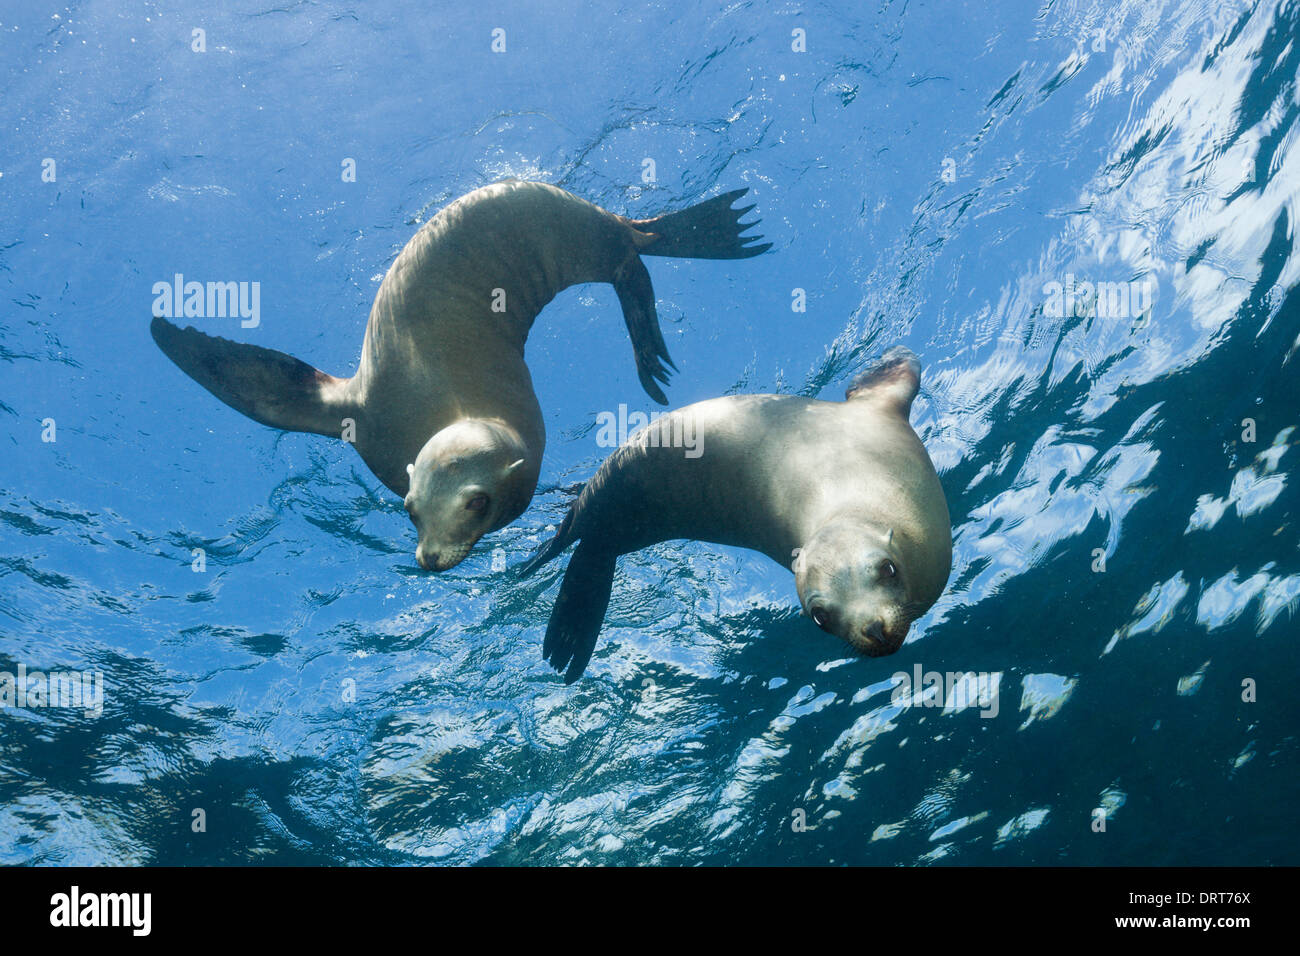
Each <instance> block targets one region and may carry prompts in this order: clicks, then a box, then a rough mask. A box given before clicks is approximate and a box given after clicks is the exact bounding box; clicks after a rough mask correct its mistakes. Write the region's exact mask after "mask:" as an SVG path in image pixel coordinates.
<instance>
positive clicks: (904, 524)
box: [521, 347, 952, 683]
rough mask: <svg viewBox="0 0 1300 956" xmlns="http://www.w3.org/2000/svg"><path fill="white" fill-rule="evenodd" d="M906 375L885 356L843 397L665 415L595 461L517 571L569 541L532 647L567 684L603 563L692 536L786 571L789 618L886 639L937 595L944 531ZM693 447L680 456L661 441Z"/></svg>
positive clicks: (887, 645)
mask: <svg viewBox="0 0 1300 956" xmlns="http://www.w3.org/2000/svg"><path fill="white" fill-rule="evenodd" d="M920 374H921V366H920V362H918V361H917V358H916V356H915V355H914V354H913V353H912V352H911V351H910V350H908V349H906V348H903V347H896V348H893V349H891V350H890V351H889V352H887V353H885V355H884V356H883V357H882V358H881V359H880V360H879V361H878V362H876V363H875V364H874V365H872V366H871V367H870V368H868V369H867V370H866V371H865V372H863V373H862V374H861V375H859V376H858V377H857V378H856V379H855V380H854V382H853V384H852V385H851V386H850V387H849V389H848V392H847V394H846V395H845V400H844V401H843V402H824V401H818V400H816V399H808V398H800V397H797V396H792V395H732V396H727V397H725V398H714V399H710V400H708V401H704V402H699V403H698V404H695V405H688V406H686V407H685V408H681V409H678V410H677V411H673V412H669V413H668V414H666V415H664V416H663V417H661V418H659V419H658V420H656V421H655V422H653V423H651V424H650V425H648V426H646V427H645V428H643V429H641V430H640V431H638V432H637V433H636V434H635V435H633V436H632V438H631V439H630V440H629V441H628V443H627V444H626V445H624V446H623V447H622V448H619V449H618V450H617V451H616V452H614V453H613V454H612V455H610V457H609V458H607V459H606V460H605V462H604V463H603V464H602V465H601V467H600V469H599V470H598V471H597V472H596V475H595V477H593V478H592V479H591V481H589V482H588V483H587V484H586V486H585V487H584V488H583V490H582V493H581V494H580V495H579V496H578V498H577V500H576V501H574V503H573V505H572V506H571V507H570V508H569V511H568V514H567V515H566V516H565V518H564V521H563V523H562V524H561V525H560V528H559V531H557V532H556V535H555V537H554V538H552V539H551V540H550V541H548V542H546V544H544V545H543V546H542V547H541V548H540V549H539V550H538V552H537V554H535V555H534V556H533V557H532V558H531V559H530V560H529V561H528V562H527V564H525V565H524V566H523V568H522V569H521V573H522V574H523V575H525V576H526V575H529V574H531V573H533V572H534V571H535V570H536V569H537V568H539V567H540V566H541V565H543V564H545V563H546V562H548V561H550V560H551V559H552V558H554V557H555V556H556V555H558V554H559V553H560V552H561V551H563V550H564V549H565V548H567V547H568V546H569V545H570V544H572V543H573V542H575V541H577V542H578V547H577V549H576V550H575V551H574V553H573V558H572V559H571V560H570V561H569V567H568V569H567V570H566V572H565V575H564V582H563V584H561V586H560V593H559V596H558V597H557V598H556V601H555V607H554V608H553V609H552V611H551V619H550V623H549V624H548V625H547V628H546V638H545V642H544V643H543V647H542V653H543V655H544V657H545V658H546V659H547V660H548V661H549V662H550V663H551V665H552V666H553V667H554V668H555V669H556V670H559V671H564V674H565V682H566V683H572V682H573V681H575V680H577V678H578V677H579V676H580V675H581V674H582V672H583V670H584V668H586V666H587V662H588V661H589V660H590V659H591V654H592V651H593V650H594V648H595V646H596V638H597V636H598V635H599V633H600V628H601V624H602V622H603V620H604V617H605V609H606V608H607V607H608V605H609V596H610V589H611V587H612V585H613V578H614V565H615V561H616V559H617V558H618V556H619V555H621V554H627V553H629V552H631V551H637V550H639V549H641V548H644V547H647V546H649V545H651V544H654V543H656V542H659V541H668V540H672V539H676V538H692V539H696V540H701V541H711V542H715V543H717V544H725V545H734V546H737V547H743V548H752V549H753V550H755V551H761V552H762V553H764V554H766V555H767V556H768V557H770V558H771V559H772V560H774V561H776V562H778V563H780V564H782V565H788V566H791V567H792V569H793V570H794V575H795V587H796V589H797V590H798V593H799V600H800V603H801V604H802V606H803V610H804V613H806V614H807V615H808V616H809V617H811V618H812V619H813V621H814V622H815V623H816V624H817V626H818V627H820V628H822V629H823V630H825V631H828V632H830V633H832V634H834V635H836V636H837V637H840V638H843V639H844V640H845V641H847V642H848V643H849V644H851V645H852V646H853V647H855V648H857V649H858V650H860V651H862V652H864V653H866V654H869V655H872V656H878V655H883V654H892V653H893V652H894V651H896V650H898V648H899V647H900V646H901V645H902V643H903V639H904V637H906V635H907V631H908V628H909V627H910V626H911V623H912V621H914V620H915V619H916V618H918V617H920V616H921V614H923V613H924V612H925V611H926V610H928V609H929V608H930V606H931V605H932V604H934V602H935V601H936V600H938V598H939V595H940V594H942V593H943V589H944V586H945V585H946V584H947V581H948V574H949V572H950V571H951V569H952V527H951V525H950V523H949V519H948V505H947V502H946V501H945V499H944V495H943V488H942V487H941V486H940V484H939V478H938V475H936V474H935V470H934V465H933V464H932V463H931V461H930V457H929V455H927V454H926V451H925V448H924V446H922V444H921V441H920V439H919V438H917V436H916V432H915V431H913V430H912V426H911V424H910V423H909V422H908V416H909V414H910V412H911V408H912V400H913V399H914V398H915V397H916V392H917V389H918V387H919V385H920ZM681 435H689V436H693V438H694V442H693V444H694V447H695V450H696V452H697V453H696V454H695V455H694V457H692V456H690V455H687V454H684V453H683V448H681V447H678V446H680V444H681V443H680V442H678V441H676V438H675V436H681Z"/></svg>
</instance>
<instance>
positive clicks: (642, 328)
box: [151, 180, 771, 571]
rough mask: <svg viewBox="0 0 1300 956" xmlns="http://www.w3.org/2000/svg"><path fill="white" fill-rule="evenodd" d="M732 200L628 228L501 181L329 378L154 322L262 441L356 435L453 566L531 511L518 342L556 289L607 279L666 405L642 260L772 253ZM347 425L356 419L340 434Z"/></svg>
mask: <svg viewBox="0 0 1300 956" xmlns="http://www.w3.org/2000/svg"><path fill="white" fill-rule="evenodd" d="M747 191H748V190H745V189H738V190H734V191H732V192H729V193H724V194H723V195H721V196H717V197H715V198H713V199H709V200H707V201H705V202H702V203H699V204H698V205H695V206H692V207H690V208H689V209H685V210H683V211H681V212H675V213H668V214H666V215H662V216H658V217H656V218H653V219H626V218H624V217H623V216H618V215H614V214H613V213H609V212H606V211H605V210H604V209H601V208H600V207H599V206H596V205H594V204H592V203H589V202H587V201H586V200H583V199H579V198H578V197H577V196H574V195H572V194H570V193H568V192H565V191H564V190H562V189H558V188H556V187H555V186H550V185H547V184H545V183H534V182H523V181H520V180H507V181H504V182H499V183H494V184H493V185H491V186H485V187H483V188H482V189H476V190H475V191H473V192H471V193H468V194H467V195H465V196H462V197H461V198H460V199H457V200H456V201H455V202H453V203H451V205H449V206H447V207H446V208H445V209H443V210H442V211H441V212H439V213H438V214H437V215H436V216H434V217H433V218H432V219H431V220H430V221H429V222H428V223H427V224H426V225H425V226H424V227H423V228H422V229H420V231H419V232H417V233H416V234H415V236H414V237H412V239H411V240H410V242H408V243H407V244H406V246H405V248H403V249H402V251H401V253H400V254H399V255H398V256H397V259H396V260H395V261H394V262H393V265H392V267H391V268H390V269H389V270H388V274H387V275H386V276H385V277H384V281H383V283H382V284H381V285H380V287H379V292H378V293H377V294H376V296H375V302H374V305H373V307H372V308H371V310H370V318H369V321H368V322H367V323H366V334H365V340H364V342H363V343H362V346H361V360H360V366H359V368H358V369H357V372H356V374H355V375H354V376H352V377H351V378H336V377H335V376H333V375H328V374H326V373H325V372H322V371H320V370H319V369H316V368H313V367H312V366H310V365H308V364H307V363H306V362H302V361H300V360H298V359H296V358H294V357H292V356H290V355H286V354H284V353H283V352H276V351H272V350H271V349H265V348H261V347H259V346H256V345H245V344H240V343H237V342H232V341H229V340H228V339H223V338H219V337H216V336H211V335H207V334H205V333H203V332H200V331H198V330H197V329H194V328H192V327H189V328H185V329H181V328H178V327H177V326H176V325H173V324H172V323H171V322H168V321H167V320H166V319H164V318H161V317H158V316H155V318H154V320H153V324H152V327H151V331H152V333H153V337H154V341H155V342H157V343H158V347H159V348H161V349H162V350H163V352H164V353H166V355H167V357H168V358H170V359H171V360H172V361H173V362H175V363H176V364H177V365H178V366H180V368H181V369H182V370H183V371H184V372H185V373H186V374H188V375H189V376H190V377H191V378H193V379H194V380H195V381H197V382H198V383H199V384H200V385H202V386H203V387H204V388H206V389H207V390H208V391H210V392H211V393H212V394H213V395H215V396H216V397H217V398H219V399H221V400H222V401H223V402H225V403H226V404H227V405H229V406H230V407H232V408H234V409H236V410H237V411H239V412H242V413H243V414H245V415H247V416H248V417H250V418H252V419H253V420H254V421H257V422H260V423H262V424H263V425H270V426H271V427H272V428H282V429H285V430H287V431H302V432H313V433H315V434H318V435H330V436H333V437H335V438H339V437H341V436H342V435H343V434H344V433H345V431H347V430H348V429H349V425H350V429H351V432H352V434H351V436H350V438H351V440H352V441H353V444H354V446H355V447H356V450H357V452H358V453H359V454H360V455H361V458H362V460H363V461H365V463H366V465H367V466H368V467H369V468H370V470H371V471H373V472H374V473H375V476H376V477H377V478H378V479H379V480H380V481H382V482H383V483H384V484H385V485H386V486H388V488H390V489H391V490H392V491H394V492H395V493H396V494H398V495H401V496H402V497H403V499H404V504H405V507H406V510H407V512H408V513H409V514H410V516H411V520H412V522H413V523H414V524H415V527H416V529H417V531H418V533H419V545H418V547H417V549H416V559H417V560H418V561H419V563H420V566H421V567H423V568H425V569H426V570H434V571H445V570H446V569H448V568H450V567H452V566H454V565H456V564H458V563H459V562H460V561H461V560H463V559H464V557H465V555H466V554H468V553H469V550H470V548H472V547H473V546H474V544H475V542H477V541H478V539H479V538H480V537H481V536H482V535H484V534H486V533H488V532H490V531H495V530H497V529H498V528H501V527H503V526H505V525H507V524H509V523H510V522H511V521H513V520H514V519H515V518H517V517H519V515H520V514H522V513H523V511H524V509H525V508H526V507H527V506H528V502H529V501H530V500H532V496H533V491H534V490H535V489H536V486H537V476H538V474H539V472H540V469H541V459H542V450H543V448H544V447H545V444H546V432H545V429H544V427H543V424H542V413H541V409H540V408H539V407H538V404H537V396H536V395H535V394H534V392H533V383H532V379H531V378H530V376H529V374H528V366H527V365H526V364H525V363H524V343H525V342H526V341H527V339H528V332H529V330H530V329H531V328H532V324H533V320H534V319H535V318H536V317H537V314H538V313H539V312H541V311H542V308H543V307H544V306H545V305H546V304H547V303H548V302H550V301H551V299H553V298H554V297H555V296H556V295H557V294H558V293H559V292H560V291H561V290H563V289H566V288H568V287H569V286H571V285H575V284H577V283H582V282H609V283H612V284H613V286H614V290H615V291H616V292H617V293H618V300H619V303H620V305H621V306H622V308H623V318H624V321H625V322H626V323H627V328H628V332H629V334H630V335H631V338H632V347H633V350H634V352H635V354H636V366H637V373H638V375H639V377H640V379H641V384H642V386H643V387H644V388H645V390H646V392H647V393H648V394H649V395H650V396H651V397H652V398H653V399H654V400H655V401H657V402H659V403H660V404H667V399H666V398H665V397H664V393H663V391H662V389H661V388H660V387H659V385H658V382H664V383H667V381H668V367H671V368H673V369H674V370H675V369H676V366H675V365H673V363H672V359H670V358H669V357H668V349H667V347H666V346H665V345H664V340H663V335H662V334H661V333H660V330H659V319H658V315H657V314H656V312H655V297H654V290H653V289H652V287H651V285H650V273H649V272H648V271H647V270H646V267H645V264H644V263H643V262H642V261H641V256H676V257H682V258H694V259H746V258H749V257H750V256H756V255H758V254H759V253H761V252H764V251H766V250H767V249H769V248H770V247H771V243H762V244H757V240H758V239H761V238H762V236H743V235H741V233H743V232H744V231H745V230H747V229H749V228H751V227H752V226H754V225H756V224H757V220H756V221H755V222H748V223H742V222H740V218H741V217H742V216H743V215H745V213H747V212H749V211H750V210H751V209H753V208H754V207H753V206H746V207H744V208H742V209H732V208H731V204H732V203H733V202H734V201H735V200H736V199H738V198H739V197H741V196H742V195H744V194H745V193H746V192H747ZM349 420H350V422H349Z"/></svg>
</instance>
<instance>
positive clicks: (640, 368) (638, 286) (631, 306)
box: [614, 255, 677, 405]
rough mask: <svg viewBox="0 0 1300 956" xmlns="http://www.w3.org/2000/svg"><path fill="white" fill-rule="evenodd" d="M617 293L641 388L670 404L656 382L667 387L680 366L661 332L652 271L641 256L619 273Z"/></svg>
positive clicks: (625, 262) (628, 262)
mask: <svg viewBox="0 0 1300 956" xmlns="http://www.w3.org/2000/svg"><path fill="white" fill-rule="evenodd" d="M614 291H615V292H617V293H618V303H619V305H621V306H622V307H623V321H624V322H626V323H627V331H628V335H629V336H631V338H632V351H633V352H634V353H635V354H636V374H637V377H638V378H640V379H641V387H642V388H644V389H645V391H646V394H647V395H649V396H650V397H651V398H653V399H654V400H655V401H656V402H658V403H659V404H660V405H667V404H668V398H667V396H666V395H664V392H663V389H661V388H660V387H659V385H658V384H657V382H656V380H658V382H663V383H664V384H665V385H667V384H668V369H669V368H671V369H672V370H673V371H674V372H675V371H677V366H676V365H674V364H673V360H672V359H671V358H669V357H668V346H667V345H665V344H664V336H663V333H662V332H661V331H660V330H659V313H658V312H657V311H655V291H654V287H653V286H652V285H651V284H650V272H649V270H647V269H646V267H645V263H644V262H642V261H641V258H640V257H639V256H635V255H633V256H630V257H628V258H627V259H626V260H625V261H624V262H623V264H622V265H621V266H619V267H618V269H617V271H615V273H614ZM665 363H667V367H665Z"/></svg>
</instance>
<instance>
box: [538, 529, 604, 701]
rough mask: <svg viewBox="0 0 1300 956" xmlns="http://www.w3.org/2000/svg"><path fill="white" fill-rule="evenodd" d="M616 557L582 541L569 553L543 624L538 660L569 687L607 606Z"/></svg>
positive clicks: (593, 646)
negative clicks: (561, 675)
mask: <svg viewBox="0 0 1300 956" xmlns="http://www.w3.org/2000/svg"><path fill="white" fill-rule="evenodd" d="M617 559H618V555H617V554H616V553H615V552H613V551H611V550H609V549H607V548H602V547H600V546H598V545H592V544H588V543H586V542H583V543H581V544H579V545H578V548H577V550H576V551H574V552H573V558H572V560H570V561H569V568H568V570H567V571H565V572H564V583H563V584H561V585H560V595H559V597H557V598H556V599H555V607H554V608H552V609H551V620H550V623H549V624H547V625H546V640H545V641H544V642H543V643H542V657H543V658H545V659H546V660H548V661H550V664H551V666H552V667H554V668H555V669H556V670H557V671H563V672H564V682H565V683H566V684H572V683H573V682H574V681H575V680H577V679H578V678H579V677H581V676H582V672H583V671H584V670H586V667H587V662H588V661H590V660H591V652H592V651H594V650H595V649H596V638H597V637H598V636H599V635H600V626H601V624H602V623H604V620H605V609H606V608H608V607H609V592H610V589H611V588H612V587H613V586H614V563H615V561H616V560H617Z"/></svg>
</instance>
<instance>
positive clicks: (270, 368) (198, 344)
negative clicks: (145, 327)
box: [149, 316, 346, 437]
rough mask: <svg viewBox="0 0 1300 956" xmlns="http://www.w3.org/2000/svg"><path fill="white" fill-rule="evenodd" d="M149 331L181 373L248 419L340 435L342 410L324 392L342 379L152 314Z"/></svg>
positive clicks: (290, 358) (280, 354)
mask: <svg viewBox="0 0 1300 956" xmlns="http://www.w3.org/2000/svg"><path fill="white" fill-rule="evenodd" d="M149 331H150V332H151V333H153V340H154V341H155V342H157V343H158V347H159V348H160V349H162V350H163V353H164V354H165V355H166V356H167V357H168V358H169V359H171V360H172V361H173V362H175V363H176V364H177V365H178V366H180V369H181V371H183V372H184V373H185V374H186V375H188V376H189V377H190V378H192V379H194V381H196V382H198V383H199V384H200V385H202V386H203V387H204V388H206V389H207V390H208V391H209V392H211V393H212V394H213V395H215V396H217V398H219V399H221V400H222V401H223V402H225V403H226V404H227V405H229V406H230V407H231V408H233V409H234V410H235V411H237V412H242V413H243V414H245V415H247V416H248V417H249V418H251V419H253V421H255V422H260V423H261V424H263V425H270V426H271V427H272V428H283V429H285V430H286V431H294V432H314V433H316V434H318V435H332V436H334V437H338V436H339V434H340V433H341V431H342V428H343V417H345V416H346V413H345V412H343V411H342V409H341V406H340V405H339V404H338V403H336V402H332V401H330V400H329V394H330V392H336V391H338V390H339V389H340V388H341V386H343V384H344V382H343V380H342V379H337V378H335V377H334V376H332V375H326V374H325V373H324V372H322V371H321V370H320V369H317V368H313V367H312V366H310V365H308V364H307V363H306V362H303V361H301V360H300V359H296V358H294V357H293V356H292V355H286V354H285V353H284V352H277V351H275V350H274V349H265V348H262V347H261V346H259V345H246V344H244V343H241V342H232V341H230V340H229V339H223V338H220V337H218V336H215V335H208V334H206V333H204V332H200V331H199V330H198V329H195V328H193V327H189V326H187V327H186V328H184V329H182V328H180V327H178V326H176V325H173V324H172V323H171V322H168V321H167V320H166V319H163V318H159V317H157V316H155V317H154V320H153V323H152V324H151V325H150V326H149Z"/></svg>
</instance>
